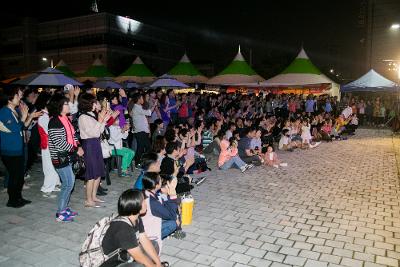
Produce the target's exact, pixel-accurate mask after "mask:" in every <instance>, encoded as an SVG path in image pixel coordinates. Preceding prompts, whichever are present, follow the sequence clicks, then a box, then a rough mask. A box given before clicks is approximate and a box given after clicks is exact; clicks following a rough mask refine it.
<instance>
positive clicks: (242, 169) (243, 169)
mask: <svg viewBox="0 0 400 267" xmlns="http://www.w3.org/2000/svg"><path fill="white" fill-rule="evenodd" d="M240 170H241V171H242V173H243V172H245V171H247V165H245V166H243V167H241V168H240Z"/></svg>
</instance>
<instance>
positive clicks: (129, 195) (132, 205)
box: [118, 189, 144, 216]
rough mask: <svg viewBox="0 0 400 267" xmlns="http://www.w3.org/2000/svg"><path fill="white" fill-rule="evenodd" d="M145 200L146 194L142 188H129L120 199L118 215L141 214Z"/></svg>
mask: <svg viewBox="0 0 400 267" xmlns="http://www.w3.org/2000/svg"><path fill="white" fill-rule="evenodd" d="M143 200H144V196H143V193H142V191H140V190H137V189H128V190H126V191H124V192H123V193H122V194H121V196H120V197H119V199H118V215H119V216H131V215H137V214H139V212H140V210H141V209H142V202H143Z"/></svg>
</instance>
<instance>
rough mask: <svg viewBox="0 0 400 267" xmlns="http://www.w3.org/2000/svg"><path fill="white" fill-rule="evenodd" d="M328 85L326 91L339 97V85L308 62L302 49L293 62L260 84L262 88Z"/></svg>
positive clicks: (308, 59)
mask: <svg viewBox="0 0 400 267" xmlns="http://www.w3.org/2000/svg"><path fill="white" fill-rule="evenodd" d="M324 84H328V85H329V86H328V87H327V89H328V90H327V91H326V92H324V93H328V94H330V95H333V96H339V85H338V84H336V83H335V82H334V81H332V80H331V79H329V78H328V77H327V76H325V75H324V74H323V73H322V72H321V71H320V70H319V69H318V68H317V67H316V66H315V65H314V64H313V63H312V62H311V60H310V58H309V57H308V56H307V54H306V52H305V51H304V49H303V48H302V49H301V51H300V53H299V54H298V55H297V57H296V58H295V59H294V60H293V62H292V63H291V64H290V65H289V66H288V67H287V68H286V69H285V70H284V71H283V72H282V73H280V74H278V75H276V76H275V77H272V78H271V79H268V80H266V81H265V82H262V83H260V84H259V85H260V86H263V87H282V88H288V87H291V88H293V87H304V88H306V87H307V86H308V87H315V86H319V85H324Z"/></svg>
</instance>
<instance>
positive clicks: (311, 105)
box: [306, 96, 315, 116]
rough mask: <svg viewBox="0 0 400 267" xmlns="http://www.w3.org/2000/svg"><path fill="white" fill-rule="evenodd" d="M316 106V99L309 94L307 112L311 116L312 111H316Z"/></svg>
mask: <svg viewBox="0 0 400 267" xmlns="http://www.w3.org/2000/svg"><path fill="white" fill-rule="evenodd" d="M314 106H315V101H314V99H313V98H312V97H311V96H307V101H306V112H307V113H308V116H310V115H311V114H312V113H314Z"/></svg>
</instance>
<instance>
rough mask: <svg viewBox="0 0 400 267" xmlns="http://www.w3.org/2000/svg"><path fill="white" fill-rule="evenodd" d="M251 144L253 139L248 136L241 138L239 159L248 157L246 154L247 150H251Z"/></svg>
mask: <svg viewBox="0 0 400 267" xmlns="http://www.w3.org/2000/svg"><path fill="white" fill-rule="evenodd" d="M250 144H251V138H248V137H247V136H245V137H243V138H240V140H239V143H238V152H239V157H248V156H247V154H246V150H247V149H250V147H251V145H250Z"/></svg>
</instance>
